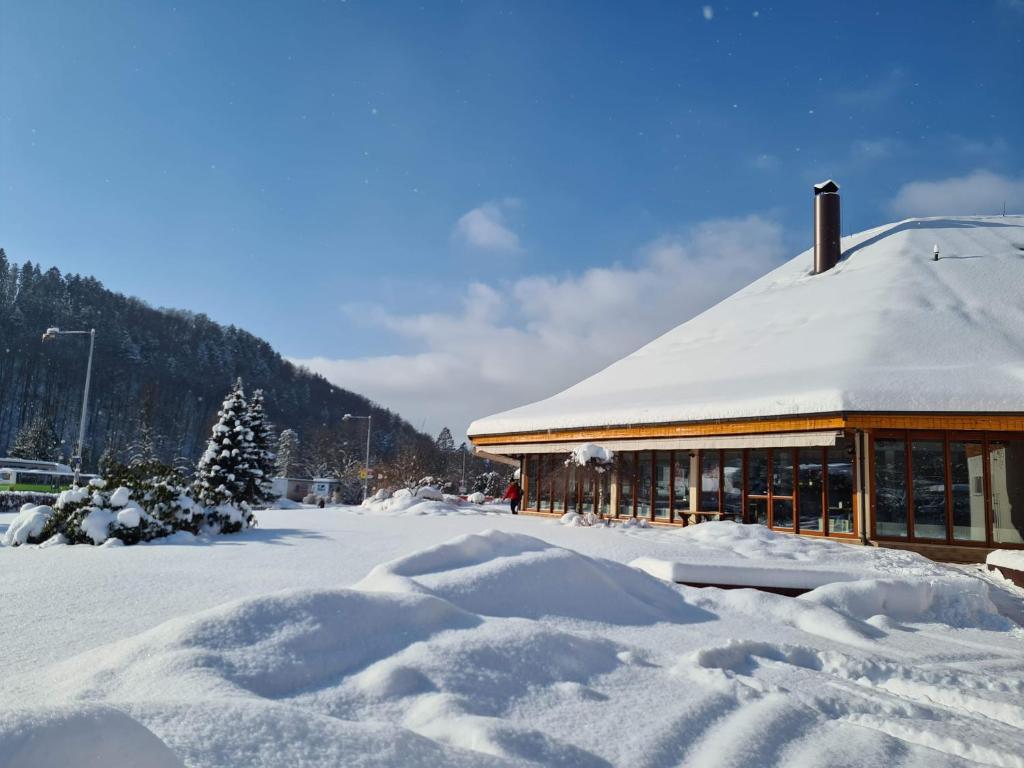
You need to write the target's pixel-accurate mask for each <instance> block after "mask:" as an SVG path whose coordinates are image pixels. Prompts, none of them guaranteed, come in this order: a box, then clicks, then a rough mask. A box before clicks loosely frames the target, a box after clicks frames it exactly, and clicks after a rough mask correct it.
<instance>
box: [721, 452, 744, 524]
mask: <svg viewBox="0 0 1024 768" xmlns="http://www.w3.org/2000/svg"><path fill="white" fill-rule="evenodd" d="M722 511H723V512H725V513H726V514H727V515H731V516H733V517H736V518H738V517H740V516H741V515H742V514H743V451H722Z"/></svg>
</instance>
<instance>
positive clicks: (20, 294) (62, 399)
mask: <svg viewBox="0 0 1024 768" xmlns="http://www.w3.org/2000/svg"><path fill="white" fill-rule="evenodd" d="M49 326H58V327H60V328H65V329H73V330H77V329H83V328H84V329H88V328H95V329H96V353H95V360H94V363H93V384H92V397H91V399H90V413H91V418H90V426H89V431H88V436H87V441H86V451H85V464H86V467H87V468H89V467H94V466H95V461H96V459H97V458H98V457H99V455H100V454H101V453H102V452H103V451H104V450H105V449H106V448H108V447H109V448H113V449H114V450H121V451H124V450H126V449H127V447H128V446H129V445H130V444H131V443H132V441H134V440H135V439H136V438H137V437H138V434H139V432H140V430H142V428H143V427H144V426H146V425H148V427H149V428H150V429H151V430H152V432H153V433H154V434H156V435H157V436H158V438H159V439H158V444H157V452H158V454H159V455H160V456H161V458H164V459H166V460H171V459H173V458H175V457H178V456H183V457H188V458H195V457H197V456H198V454H199V453H200V452H201V450H202V448H203V447H205V441H206V439H207V437H208V435H209V428H210V426H211V424H212V422H213V419H214V416H215V414H216V411H217V408H218V407H219V405H220V402H221V400H222V399H223V396H224V393H225V392H226V391H227V389H228V387H229V386H230V384H231V382H232V381H233V380H234V379H235V378H236V377H239V376H240V377H242V379H243V381H244V383H245V387H246V390H247V391H250V390H252V389H254V388H257V387H260V388H262V389H263V390H264V391H265V393H266V398H267V410H268V412H269V414H270V417H271V419H272V421H273V422H274V424H275V425H276V427H277V428H278V429H283V428H286V427H290V428H294V429H297V430H298V431H299V433H300V435H301V436H302V437H303V439H304V440H306V441H308V440H311V439H314V438H315V437H317V436H318V435H321V436H322V435H323V434H325V433H326V434H330V435H332V437H333V436H334V435H337V436H338V439H344V438H345V437H348V438H350V439H351V440H352V441H353V443H358V441H360V440H361V439H363V438H362V437H361V436H362V435H364V434H365V432H363V430H364V429H365V424H364V423H363V422H358V421H354V422H349V423H347V424H344V423H343V422H342V421H341V417H342V416H343V415H344V414H345V413H354V414H365V413H368V412H372V414H373V423H374V435H375V439H374V453H375V454H376V455H377V457H378V458H380V459H385V460H386V459H387V458H389V457H390V456H392V455H394V454H395V452H396V451H397V450H398V449H399V447H401V446H405V445H409V444H413V445H416V446H423V447H426V446H431V445H432V441H431V439H430V438H429V437H427V436H426V435H422V434H420V433H418V432H417V431H416V430H415V429H413V427H412V426H411V425H410V424H408V423H407V422H406V421H404V420H403V419H401V418H400V417H399V416H398V415H396V414H394V413H391V412H390V411H388V410H386V409H383V408H380V407H378V406H375V405H374V404H373V403H371V402H370V401H369V400H367V399H366V398H365V397H362V396H361V395H358V394H356V393H354V392H349V391H347V390H344V389H340V388H338V387H335V386H334V385H332V384H330V383H329V382H328V381H327V380H326V379H324V378H322V377H320V376H318V375H315V374H313V373H311V372H309V371H307V370H304V369H300V368H298V367H296V366H295V365H293V364H292V363H290V362H288V361H287V360H285V359H284V358H282V357H281V355H279V354H278V353H277V352H275V351H274V350H273V348H272V347H271V346H270V345H269V344H268V343H267V342H265V341H263V340H262V339H259V338H257V337H255V336H253V335H252V334H250V333H247V332H246V331H243V330H241V329H239V328H236V327H234V326H230V325H229V326H223V325H220V324H218V323H216V322H213V321H212V320H210V319H209V318H208V317H206V316H205V315H202V314H193V313H191V312H185V311H178V310H165V309H154V308H153V307H150V306H148V305H147V304H146V303H144V302H142V301H140V300H138V299H135V298H131V297H128V296H124V295H121V294H118V293H114V292H113V291H110V290H107V289H106V288H104V287H103V284H102V283H100V282H99V281H98V280H96V279H95V278H92V277H83V276H80V275H73V274H69V275H62V274H61V273H60V271H59V270H57V269H56V268H51V269H49V270H47V271H45V272H44V271H42V270H41V269H40V268H39V267H38V266H36V265H33V264H32V263H31V262H29V263H26V264H24V265H22V266H19V265H16V264H13V263H11V262H10V261H9V260H8V258H7V256H6V255H5V254H4V252H3V250H2V249H0V340H2V344H0V455H3V454H4V453H5V452H6V450H7V449H8V448H9V447H10V446H11V444H12V443H13V441H14V437H15V435H16V434H17V432H18V430H19V429H20V428H21V426H22V425H23V424H25V423H28V422H30V421H31V420H32V419H33V418H35V417H36V416H37V415H42V416H44V417H46V418H47V419H49V420H52V423H53V425H54V427H55V428H56V430H57V433H58V434H59V436H60V438H61V439H62V440H63V441H64V452H65V455H68V454H70V452H71V450H72V448H73V446H74V442H75V439H76V435H77V429H78V415H79V408H80V402H81V396H82V383H83V380H84V376H85V365H86V350H87V347H86V344H87V342H86V340H85V338H84V337H81V338H79V337H65V338H61V339H59V340H58V341H56V342H50V343H43V342H42V341H41V340H40V338H41V335H42V332H43V330H44V329H46V328H47V327H49Z"/></svg>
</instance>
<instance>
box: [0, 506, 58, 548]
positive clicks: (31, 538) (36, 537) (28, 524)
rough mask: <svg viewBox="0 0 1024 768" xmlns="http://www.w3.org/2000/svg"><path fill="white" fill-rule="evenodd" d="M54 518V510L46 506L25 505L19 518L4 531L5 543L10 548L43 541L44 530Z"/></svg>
mask: <svg viewBox="0 0 1024 768" xmlns="http://www.w3.org/2000/svg"><path fill="white" fill-rule="evenodd" d="M51 517H53V508H52V507H50V506H48V505H45V504H24V505H23V506H22V507H21V511H20V512H18V515H17V517H15V518H14V520H12V521H11V524H10V525H9V526H7V530H6V531H4V537H3V543H4V544H5V545H6V546H8V547H16V546H18V545H19V544H28V543H34V542H36V541H41V539H40V536H42V534H43V529H44V528H46V524H47V523H48V522H49V521H50V518H51Z"/></svg>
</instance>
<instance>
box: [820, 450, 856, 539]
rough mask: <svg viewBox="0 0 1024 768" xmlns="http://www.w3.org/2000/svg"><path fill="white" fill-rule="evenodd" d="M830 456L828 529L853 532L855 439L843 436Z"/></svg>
mask: <svg viewBox="0 0 1024 768" xmlns="http://www.w3.org/2000/svg"><path fill="white" fill-rule="evenodd" d="M825 455H826V457H827V458H828V531H829V533H853V441H852V440H850V439H849V438H846V437H844V438H842V439H840V440H838V441H837V442H836V445H835V446H834V447H832V448H828V449H827V451H826V453H825Z"/></svg>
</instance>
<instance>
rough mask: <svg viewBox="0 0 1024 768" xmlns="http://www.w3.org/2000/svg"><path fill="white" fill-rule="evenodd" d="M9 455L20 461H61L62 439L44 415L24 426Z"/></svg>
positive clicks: (16, 437)
mask: <svg viewBox="0 0 1024 768" xmlns="http://www.w3.org/2000/svg"><path fill="white" fill-rule="evenodd" d="M9 453H10V455H11V456H12V457H14V458H18V459H41V460H43V461H60V460H61V458H62V451H61V445H60V438H59V437H57V432H56V430H55V429H54V428H53V424H52V422H51V421H50V420H49V419H47V418H46V417H45V416H42V415H38V416H36V417H35V418H34V419H32V421H31V422H29V423H28V424H25V425H24V426H22V428H21V429H20V430H19V431H18V434H17V435H16V436H15V438H14V445H13V446H11V450H10V451H9Z"/></svg>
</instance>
